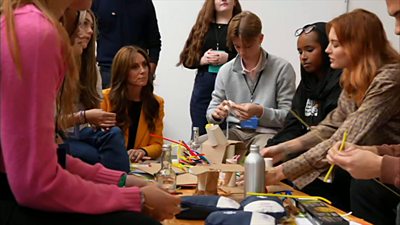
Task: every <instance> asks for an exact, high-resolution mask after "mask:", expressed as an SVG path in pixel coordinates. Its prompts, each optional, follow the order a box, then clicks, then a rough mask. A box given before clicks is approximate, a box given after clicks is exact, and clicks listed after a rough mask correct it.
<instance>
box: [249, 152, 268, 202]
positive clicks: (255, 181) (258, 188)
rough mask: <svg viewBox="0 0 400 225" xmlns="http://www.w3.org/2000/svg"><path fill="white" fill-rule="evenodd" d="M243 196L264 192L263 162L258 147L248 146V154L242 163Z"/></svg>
mask: <svg viewBox="0 0 400 225" xmlns="http://www.w3.org/2000/svg"><path fill="white" fill-rule="evenodd" d="M244 179H245V181H244V195H245V196H247V192H259V193H264V192H265V162H264V159H263V157H262V156H261V155H260V148H259V147H258V145H251V146H250V153H249V154H248V155H247V157H246V160H245V161H244Z"/></svg>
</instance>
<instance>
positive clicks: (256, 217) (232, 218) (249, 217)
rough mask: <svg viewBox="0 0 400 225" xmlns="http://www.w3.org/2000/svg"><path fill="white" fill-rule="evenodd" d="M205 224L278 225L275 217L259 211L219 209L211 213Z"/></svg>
mask: <svg viewBox="0 0 400 225" xmlns="http://www.w3.org/2000/svg"><path fill="white" fill-rule="evenodd" d="M204 224H205V225H276V220H275V218H274V217H272V216H270V215H267V214H262V213H258V212H246V211H217V212H213V213H211V214H210V215H209V216H208V217H207V219H206V220H205V222H204Z"/></svg>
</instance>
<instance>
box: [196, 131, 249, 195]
mask: <svg viewBox="0 0 400 225" xmlns="http://www.w3.org/2000/svg"><path fill="white" fill-rule="evenodd" d="M206 129H207V136H208V140H207V141H205V142H203V143H202V145H201V153H202V154H204V156H205V157H206V158H207V159H208V161H209V162H210V164H209V165H197V166H194V167H192V168H190V169H189V172H190V173H191V174H194V175H197V176H198V179H197V180H198V182H197V190H196V192H195V195H217V194H218V179H219V172H231V173H233V172H242V171H244V168H243V166H241V165H239V164H225V162H226V158H227V157H232V156H233V155H240V157H239V158H238V159H237V160H238V161H240V160H241V158H243V157H244V156H245V154H246V151H247V150H246V147H245V145H244V144H243V142H240V141H232V140H226V138H225V136H224V135H223V133H222V130H221V128H220V127H219V126H218V125H214V126H208V127H206Z"/></svg>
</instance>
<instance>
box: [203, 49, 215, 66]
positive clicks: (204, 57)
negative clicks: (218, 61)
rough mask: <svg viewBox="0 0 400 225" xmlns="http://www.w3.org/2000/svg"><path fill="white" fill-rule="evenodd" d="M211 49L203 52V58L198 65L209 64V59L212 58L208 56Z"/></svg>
mask: <svg viewBox="0 0 400 225" xmlns="http://www.w3.org/2000/svg"><path fill="white" fill-rule="evenodd" d="M211 51H212V49H208V50H207V51H206V52H204V54H203V56H202V57H201V59H200V65H202V66H203V65H208V64H210V61H209V60H210V58H212V57H211V56H210V54H211Z"/></svg>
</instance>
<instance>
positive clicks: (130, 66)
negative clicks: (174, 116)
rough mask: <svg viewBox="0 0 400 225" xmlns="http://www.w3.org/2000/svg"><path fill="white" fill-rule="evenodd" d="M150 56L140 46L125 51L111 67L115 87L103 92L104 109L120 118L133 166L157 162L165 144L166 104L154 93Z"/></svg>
mask: <svg viewBox="0 0 400 225" xmlns="http://www.w3.org/2000/svg"><path fill="white" fill-rule="evenodd" d="M149 68H150V60H149V57H148V55H147V53H146V52H145V51H144V50H143V49H141V48H139V47H136V46H125V47H123V48H121V49H120V50H119V51H118V52H117V54H116V55H115V57H114V60H113V63H112V67H111V87H110V88H109V89H105V90H103V95H104V99H103V102H102V103H101V108H102V109H103V110H104V111H108V112H114V113H116V114H117V126H119V127H120V128H121V129H122V130H123V131H124V133H125V142H126V143H125V144H126V147H127V149H128V154H129V157H130V159H131V162H138V161H139V160H142V159H144V157H148V158H152V159H156V158H158V157H159V156H160V154H161V146H162V143H163V141H162V140H161V139H159V138H154V137H151V136H150V133H154V134H157V135H159V136H162V131H163V118H164V100H163V99H162V98H161V97H159V96H157V95H155V94H154V93H153V91H154V86H153V79H151V78H150V73H149Z"/></svg>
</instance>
